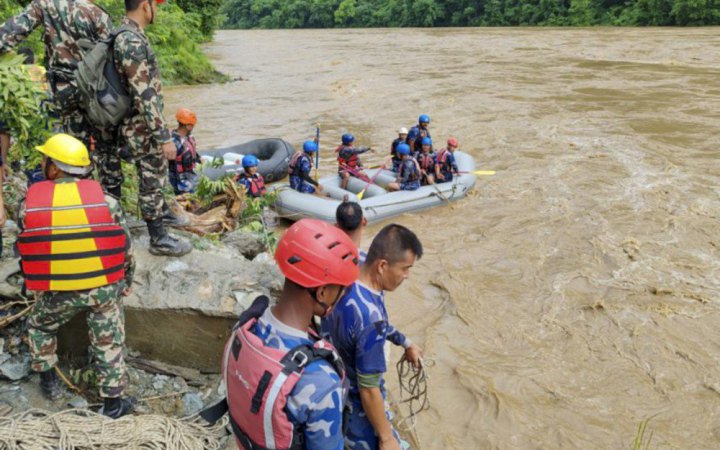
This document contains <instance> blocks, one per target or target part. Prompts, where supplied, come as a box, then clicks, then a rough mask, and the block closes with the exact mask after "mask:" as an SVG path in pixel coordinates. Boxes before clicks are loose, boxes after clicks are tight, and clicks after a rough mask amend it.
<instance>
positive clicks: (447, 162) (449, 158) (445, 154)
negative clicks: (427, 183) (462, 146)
mask: <svg viewBox="0 0 720 450" xmlns="http://www.w3.org/2000/svg"><path fill="white" fill-rule="evenodd" d="M457 148H458V140H457V138H454V137H451V138H450V139H448V141H447V148H444V149H442V150H440V151H439V152H438V154H437V157H436V158H437V163H436V164H435V179H436V180H437V182H438V183H445V182H447V181H452V179H453V174H455V173H457V172H458V166H457V162H455V150H457Z"/></svg>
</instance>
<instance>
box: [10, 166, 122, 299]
mask: <svg viewBox="0 0 720 450" xmlns="http://www.w3.org/2000/svg"><path fill="white" fill-rule="evenodd" d="M17 246H18V251H19V252H20V258H21V263H22V269H23V273H24V274H25V284H26V286H27V288H28V289H30V290H34V291H75V290H85V289H92V288H96V287H100V286H105V285H108V284H112V283H115V282H117V281H119V280H121V279H122V278H123V277H124V276H125V271H124V264H125V252H126V236H125V232H124V230H123V228H122V227H121V226H120V225H118V224H117V223H115V221H114V220H113V217H112V214H111V212H110V208H109V207H108V205H107V203H105V194H104V193H103V191H102V187H101V186H100V184H99V183H97V182H96V181H92V180H80V181H73V182H61V183H55V182H53V181H43V182H40V183H35V184H33V185H32V186H31V187H30V189H28V194H27V201H26V215H25V221H24V230H23V232H22V233H21V234H20V235H19V236H18V241H17Z"/></svg>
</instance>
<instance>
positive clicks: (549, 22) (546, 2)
mask: <svg viewBox="0 0 720 450" xmlns="http://www.w3.org/2000/svg"><path fill="white" fill-rule="evenodd" d="M223 11H224V13H225V16H226V17H227V20H226V22H225V25H224V26H225V27H226V28H346V27H462V26H518V25H544V26H566V25H572V26H592V25H623V26H664V25H674V26H686V25H718V24H720V1H718V0H480V1H470V0H445V1H440V0H227V2H226V3H225V6H224V8H223Z"/></svg>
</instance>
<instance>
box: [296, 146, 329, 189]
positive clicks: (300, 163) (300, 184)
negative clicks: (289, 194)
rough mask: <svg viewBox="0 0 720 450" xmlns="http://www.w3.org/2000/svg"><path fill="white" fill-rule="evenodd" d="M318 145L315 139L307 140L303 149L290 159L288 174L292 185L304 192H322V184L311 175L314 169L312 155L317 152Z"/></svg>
mask: <svg viewBox="0 0 720 450" xmlns="http://www.w3.org/2000/svg"><path fill="white" fill-rule="evenodd" d="M317 150H318V145H317V142H315V141H305V143H304V144H303V151H301V152H295V154H294V155H293V156H292V158H291V159H290V166H289V167H288V174H289V175H290V187H291V188H293V189H295V190H296V191H298V192H302V193H304V194H314V193H315V192H322V190H323V189H322V186H320V185H319V184H318V182H317V181H315V180H313V179H312V177H311V176H310V171H311V170H312V155H313V154H314V153H315V152H317Z"/></svg>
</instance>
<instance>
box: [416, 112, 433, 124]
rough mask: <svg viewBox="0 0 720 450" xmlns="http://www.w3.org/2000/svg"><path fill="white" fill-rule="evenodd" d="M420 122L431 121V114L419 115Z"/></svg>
mask: <svg viewBox="0 0 720 450" xmlns="http://www.w3.org/2000/svg"><path fill="white" fill-rule="evenodd" d="M418 123H430V116H428V115H427V114H420V117H418Z"/></svg>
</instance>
